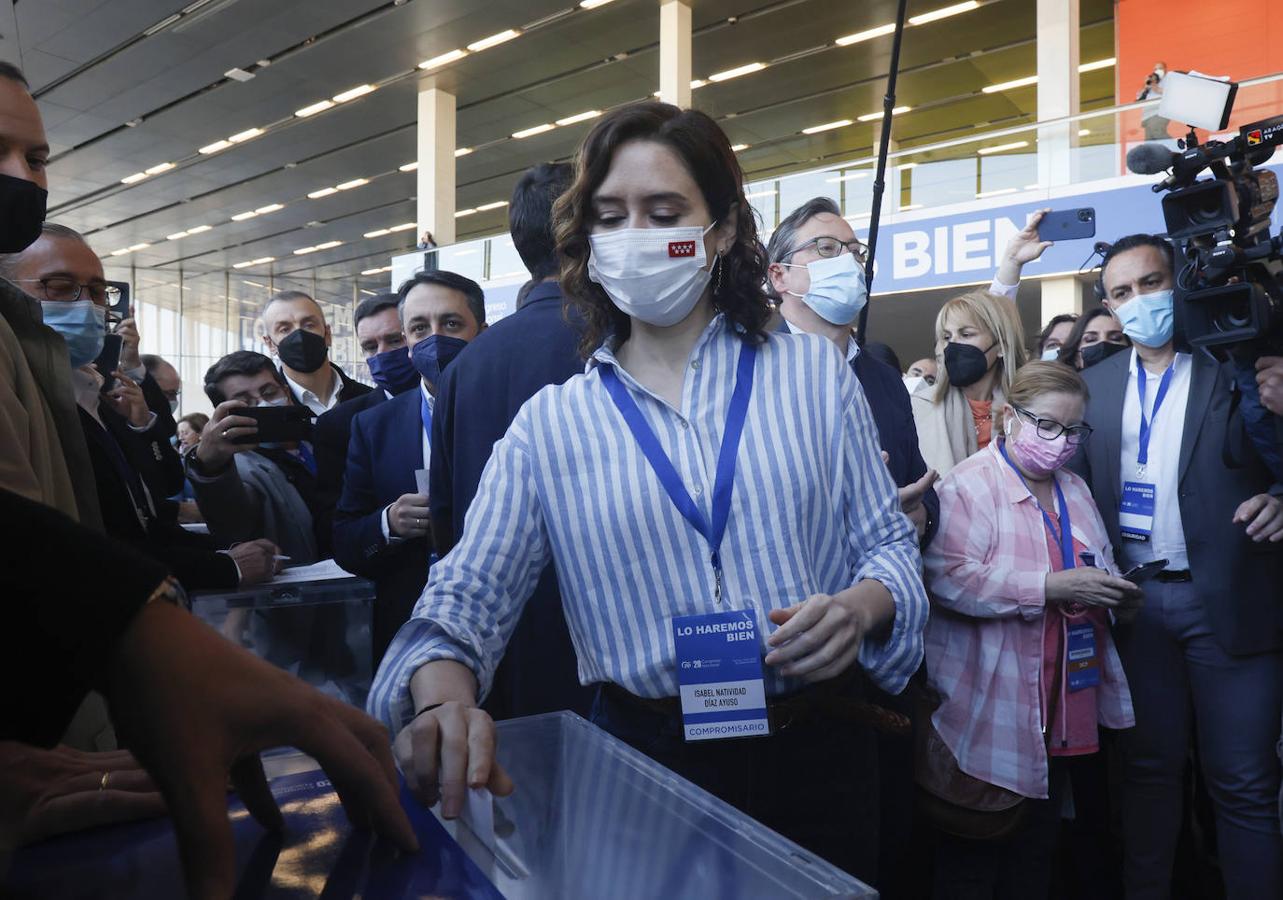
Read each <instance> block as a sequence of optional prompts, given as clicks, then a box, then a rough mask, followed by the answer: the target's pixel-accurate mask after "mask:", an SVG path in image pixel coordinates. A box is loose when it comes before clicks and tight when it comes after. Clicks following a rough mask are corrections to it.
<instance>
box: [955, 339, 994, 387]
mask: <svg viewBox="0 0 1283 900" xmlns="http://www.w3.org/2000/svg"><path fill="white" fill-rule="evenodd" d="M995 346H996V344H990V345H989V350H992V349H993V348H994V347H995ZM989 350H981V349H980V348H979V347H976V346H973V345H971V344H959V343H958V342H957V341H950V342H949V343H948V344H945V347H944V370H945V371H946V372H948V373H949V383H950V384H952V385H956V386H957V387H966V386H967V385H969V384H975V383H976V382H977V381H979V380H980V379H981V378H983V377H984V375H985V372H988V371H989V358H988V357H987V356H985V354H986V353H988V352H989Z"/></svg>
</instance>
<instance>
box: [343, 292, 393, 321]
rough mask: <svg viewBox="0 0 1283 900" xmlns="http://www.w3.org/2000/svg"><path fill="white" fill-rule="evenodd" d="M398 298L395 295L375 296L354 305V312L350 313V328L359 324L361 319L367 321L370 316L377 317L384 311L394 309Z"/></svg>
mask: <svg viewBox="0 0 1283 900" xmlns="http://www.w3.org/2000/svg"><path fill="white" fill-rule="evenodd" d="M398 302H400V298H399V297H397V295H396V294H375V295H374V296H373V297H366V298H365V299H364V300H362V301H361V302H360V303H358V304H357V305H356V311H355V312H354V313H352V327H353V328H356V326H358V325H360V324H361V320H362V319H368V318H369V317H370V316H375V315H378V314H379V313H381V312H383V310H385V309H396V307H397V303H398Z"/></svg>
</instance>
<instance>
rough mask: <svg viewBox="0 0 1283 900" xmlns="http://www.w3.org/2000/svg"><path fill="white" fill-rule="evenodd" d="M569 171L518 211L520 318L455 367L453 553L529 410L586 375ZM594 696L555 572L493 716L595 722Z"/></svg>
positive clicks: (531, 186) (491, 703)
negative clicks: (569, 236)
mask: <svg viewBox="0 0 1283 900" xmlns="http://www.w3.org/2000/svg"><path fill="white" fill-rule="evenodd" d="M572 177H573V172H572V170H571V167H570V166H569V165H566V164H565V163H550V164H543V165H538V166H535V167H534V168H532V169H530V170H528V171H527V172H526V173H525V174H524V175H523V176H522V177H521V180H520V181H518V182H517V186H516V188H515V189H514V190H513V192H512V200H511V202H510V203H509V205H508V230H509V232H510V233H511V234H512V242H513V245H514V246H515V247H516V249H517V253H518V254H520V256H521V261H522V262H523V263H524V264H525V266H526V269H527V270H528V271H529V272H530V275H531V278H532V281H531V284H530V285H529V289H528V290H524V291H523V294H524V296H523V298H522V302H521V303H520V305H519V308H518V309H517V311H516V312H515V313H513V314H512V315H510V316H508V317H507V318H505V319H503V320H502V321H500V322H496V323H495V324H494V325H492V326H491V327H490V328H488V329H486V332H485V334H483V335H481V337H479V338H478V339H477V340H476V341H474V342H473V343H472V345H471V346H469V347H468V351H467V352H466V353H464V354H462V355H461V356H460V357H459V359H457V360H456V361H455V363H454V365H452V366H451V367H450V371H449V372H447V373H446V377H445V379H444V381H443V382H442V384H441V385H440V386H439V389H438V391H437V406H436V414H435V416H434V417H433V420H432V470H431V479H432V490H431V491H430V495H431V506H432V529H433V534H434V535H435V536H436V540H437V551H438V552H439V553H440V554H442V555H445V553H447V552H448V551H449V550H450V548H451V547H453V546H454V543H455V540H456V538H457V536H458V535H460V534H462V533H463V522H464V518H465V516H466V515H467V512H468V507H469V506H471V504H472V500H473V498H474V497H475V496H476V493H477V486H478V485H479V484H480V483H481V472H482V470H483V469H485V467H486V463H487V462H489V461H490V453H491V450H492V449H493V447H494V444H495V441H497V440H499V438H501V437H503V435H504V433H505V432H506V431H507V430H508V426H509V425H510V424H511V423H512V420H513V417H514V416H516V414H517V410H518V409H520V408H521V406H522V404H523V403H525V402H526V401H527V400H529V399H530V398H531V397H533V396H534V395H535V394H536V393H538V392H539V390H540V389H541V388H543V387H546V386H547V385H550V384H561V383H563V382H564V381H566V380H567V379H568V378H570V377H571V376H572V375H577V374H579V373H581V372H583V370H584V361H583V359H582V358H581V357H580V356H579V353H578V350H577V346H578V343H579V334H578V332H577V330H576V329H575V328H574V327H573V326H572V325H571V324H570V323H569V322H567V320H566V318H565V313H564V308H563V306H562V297H561V288H560V286H559V285H558V284H557V253H556V249H555V241H554V239H553V235H552V204H553V202H554V201H555V200H556V199H557V197H559V196H560V195H561V194H562V193H564V192H565V190H566V188H568V187H569V186H570V182H571V179H572ZM593 693H594V692H593V691H590V690H589V689H587V688H584V687H583V686H581V685H580V684H579V675H578V671H577V664H576V658H575V651H574V647H573V646H572V645H571V643H570V633H569V631H568V630H567V628H566V620H565V616H564V614H563V613H562V609H561V593H560V592H559V591H558V589H557V575H556V572H555V571H553V568H552V566H549V567H548V568H547V569H545V570H544V572H543V574H542V575H541V576H540V577H539V581H538V582H537V583H536V585H535V590H534V592H533V593H532V594H531V596H530V600H529V601H528V602H527V603H526V607H525V610H524V611H523V612H522V616H521V621H520V623H518V625H517V629H516V631H515V632H514V633H513V636H512V640H510V641H509V642H508V649H507V650H506V651H505V653H504V657H503V661H502V662H501V663H500V664H499V669H498V671H497V672H496V673H495V679H494V687H493V688H492V689H491V691H490V695H489V697H487V699H486V704H485V706H486V710H487V711H488V712H489V713H490V714H491V715H492V716H494V717H495V718H510V717H513V716H525V715H535V714H537V713H544V712H552V711H556V710H562V709H569V710H574V711H575V712H578V713H580V714H581V715H585V716H586V715H587V714H588V712H589V708H590V706H591V703H592V697H593Z"/></svg>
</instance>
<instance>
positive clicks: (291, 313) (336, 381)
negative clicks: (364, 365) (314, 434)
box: [263, 291, 370, 416]
mask: <svg viewBox="0 0 1283 900" xmlns="http://www.w3.org/2000/svg"><path fill="white" fill-rule="evenodd" d="M332 340H333V337H332V335H331V334H330V326H329V323H327V322H326V321H325V310H323V309H321V304H319V303H317V302H316V301H315V300H313V299H312V298H311V297H309V296H308V295H307V294H305V293H303V292H302V291H281V292H280V293H279V294H277V295H276V296H274V297H273V298H272V299H271V300H269V301H267V306H265V307H263V343H264V344H266V345H267V349H268V350H269V351H270V352H271V354H272V356H274V357H276V358H277V359H278V360H279V361H280V364H281V374H282V375H284V376H285V382H286V384H287V385H288V386H289V389H290V393H292V394H293V395H294V402H295V403H297V404H298V405H299V406H306V407H307V408H308V409H310V410H311V411H312V414H313V415H316V416H319V415H321V414H322V413H326V412H329V411H330V410H331V409H333V408H334V407H336V406H338V405H339V404H340V403H342V402H344V401H345V400H351V399H353V398H355V397H360V396H361V395H362V394H367V393H369V392H370V388H369V386H367V385H364V384H361V383H360V382H359V381H353V380H352V379H351V378H349V377H348V376H347V373H345V372H344V371H343V370H342V369H340V368H339V367H338V366H336V365H335V364H334V363H332V362H330V343H331V342H332Z"/></svg>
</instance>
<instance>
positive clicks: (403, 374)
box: [365, 347, 419, 394]
mask: <svg viewBox="0 0 1283 900" xmlns="http://www.w3.org/2000/svg"><path fill="white" fill-rule="evenodd" d="M365 364H366V365H367V366H369V367H370V377H371V378H373V379H374V383H375V384H377V385H378V386H379V387H381V388H383V390H385V391H387V392H388V393H389V394H401V393H404V392H405V391H408V390H410V389H412V388H413V387H414V386H415V384H417V383H418V381H419V373H418V370H416V369H415V368H414V363H413V362H412V361H411V359H410V351H409V350H408V349H407V348H405V347H394V348H393V349H391V350H385V351H383V352H382V353H376V354H374V355H373V356H371V357H370V358H369V359H367V360H366V361H365Z"/></svg>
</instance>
